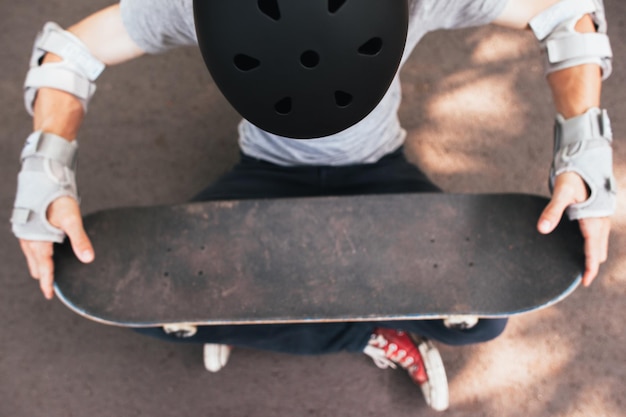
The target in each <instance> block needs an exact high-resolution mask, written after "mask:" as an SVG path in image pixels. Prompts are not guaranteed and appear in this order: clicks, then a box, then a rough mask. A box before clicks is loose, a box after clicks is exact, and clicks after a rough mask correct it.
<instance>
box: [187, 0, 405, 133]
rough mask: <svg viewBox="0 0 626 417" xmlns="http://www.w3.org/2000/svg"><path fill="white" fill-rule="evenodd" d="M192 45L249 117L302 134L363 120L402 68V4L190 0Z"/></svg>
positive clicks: (378, 0) (275, 129)
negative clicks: (193, 30) (195, 40)
mask: <svg viewBox="0 0 626 417" xmlns="http://www.w3.org/2000/svg"><path fill="white" fill-rule="evenodd" d="M193 6H194V7H193V8H194V15H195V22H196V32H197V35H198V43H199V45H200V50H201V52H202V56H203V57H204V61H205V62H206V65H207V67H208V68H209V71H210V72H211V75H212V76H213V79H214V81H215V83H216V84H217V86H218V87H219V88H220V90H221V91H222V93H223V94H224V96H225V97H226V98H227V99H228V101H230V103H231V104H232V105H233V107H234V108H235V109H236V110H237V111H238V112H239V113H240V114H241V115H242V116H243V117H244V118H246V119H247V120H249V121H250V122H251V123H253V124H255V125H257V126H258V127H260V128H262V129H264V130H267V131H268V132H271V133H275V134H278V135H281V136H286V137H291V138H298V139H308V138H315V137H321V136H327V135H330V134H333V133H337V132H339V131H342V130H344V129H346V128H348V127H350V126H352V125H354V124H355V123H357V122H359V121H360V120H361V119H363V118H364V117H365V116H367V115H368V114H369V113H370V112H371V111H372V110H373V109H374V107H376V105H377V104H378V103H379V102H380V100H381V99H382V97H383V96H384V95H385V93H386V92H387V89H388V88H389V85H390V84H391V82H392V80H393V78H394V76H395V74H396V72H397V70H398V66H399V64H400V60H401V58H402V53H403V51H404V45H405V42H406V35H407V27H408V4H407V0H194V5H193Z"/></svg>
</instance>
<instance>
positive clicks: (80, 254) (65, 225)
mask: <svg viewBox="0 0 626 417" xmlns="http://www.w3.org/2000/svg"><path fill="white" fill-rule="evenodd" d="M48 220H49V221H50V224H52V225H53V226H55V227H58V228H59V229H61V230H63V231H64V232H65V234H66V235H67V237H68V238H69V240H70V243H71V245H72V249H73V251H74V254H75V255H76V257H77V258H78V259H79V260H80V261H81V262H84V263H89V262H92V261H93V260H94V258H95V254H94V250H93V245H92V244H91V240H89V237H88V236H87V233H86V232H85V229H84V228H83V219H82V216H81V214H80V208H79V207H78V203H77V202H76V200H74V199H73V198H71V197H62V198H59V199H58V200H56V201H54V202H53V203H52V204H51V205H50V207H49V208H48Z"/></svg>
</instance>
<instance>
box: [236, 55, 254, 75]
mask: <svg viewBox="0 0 626 417" xmlns="http://www.w3.org/2000/svg"><path fill="white" fill-rule="evenodd" d="M233 62H234V64H235V67H237V69H238V70H240V71H243V72H248V71H252V70H253V69H255V68H257V67H258V66H259V65H261V61H259V60H258V59H256V58H253V57H251V56H249V55H244V54H237V55H235V59H234V60H233Z"/></svg>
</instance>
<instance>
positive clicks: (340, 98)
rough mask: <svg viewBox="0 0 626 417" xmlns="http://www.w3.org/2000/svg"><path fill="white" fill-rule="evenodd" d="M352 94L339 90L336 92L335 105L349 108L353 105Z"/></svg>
mask: <svg viewBox="0 0 626 417" xmlns="http://www.w3.org/2000/svg"><path fill="white" fill-rule="evenodd" d="M352 99H353V97H352V94H350V93H346V92H345V91H340V90H337V91H335V103H337V106H339V107H348V106H349V105H350V104H352Z"/></svg>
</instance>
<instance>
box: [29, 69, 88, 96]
mask: <svg viewBox="0 0 626 417" xmlns="http://www.w3.org/2000/svg"><path fill="white" fill-rule="evenodd" d="M24 87H25V88H36V89H39V88H41V87H48V88H55V89H57V90H61V91H65V92H67V93H70V94H73V95H74V96H76V97H77V98H79V99H80V100H83V101H86V100H89V99H90V98H91V96H93V94H94V93H95V91H96V86H95V84H94V83H92V82H91V81H89V80H88V79H86V78H83V77H81V76H80V75H78V74H76V72H75V71H73V70H72V69H71V68H69V67H68V64H66V63H64V62H55V63H49V64H44V65H42V66H40V67H34V68H31V69H30V70H29V71H28V74H27V75H26V81H24Z"/></svg>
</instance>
